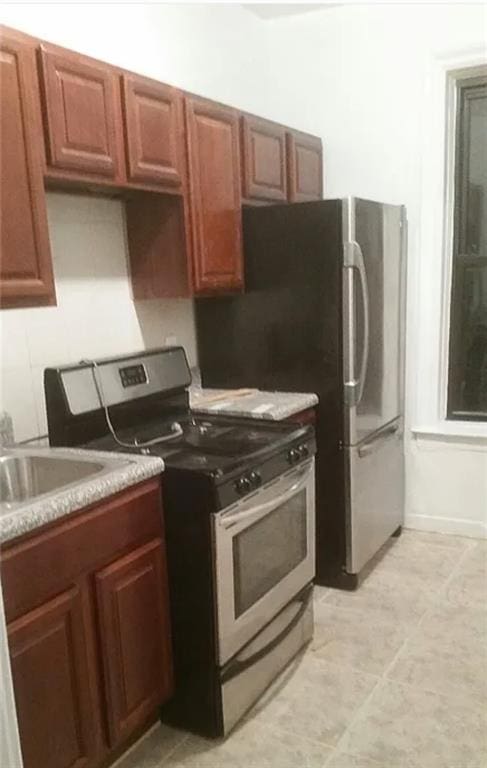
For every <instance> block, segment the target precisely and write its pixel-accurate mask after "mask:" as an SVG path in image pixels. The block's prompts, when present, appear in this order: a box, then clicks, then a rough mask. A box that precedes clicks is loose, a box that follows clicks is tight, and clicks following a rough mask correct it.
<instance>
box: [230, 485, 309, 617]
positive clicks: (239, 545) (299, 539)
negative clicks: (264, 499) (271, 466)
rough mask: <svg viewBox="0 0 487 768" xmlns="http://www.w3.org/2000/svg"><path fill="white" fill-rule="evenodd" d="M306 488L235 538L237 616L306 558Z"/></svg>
mask: <svg viewBox="0 0 487 768" xmlns="http://www.w3.org/2000/svg"><path fill="white" fill-rule="evenodd" d="M306 522H307V509H306V491H305V490H303V491H300V492H299V493H296V494H295V495H294V496H293V497H292V498H291V499H289V501H286V502H285V503H283V504H281V505H280V506H279V507H276V509H274V510H273V511H272V512H270V513H269V514H268V515H266V516H265V517H263V518H262V519H261V520H258V521H257V522H256V523H254V524H253V525H249V527H248V528H245V529H244V530H243V531H242V533H239V534H238V535H237V536H235V538H234V539H233V563H234V566H233V569H234V573H233V578H234V588H235V618H238V617H239V616H240V615H241V614H242V613H244V612H245V611H248V609H249V608H250V607H251V606H252V605H254V603H256V602H257V600H259V599H260V598H261V597H263V596H264V595H265V594H267V592H269V590H271V589H272V588H273V587H275V586H276V585H277V584H279V582H280V581H281V580H282V579H283V578H284V577H285V576H287V574H288V573H291V571H293V570H294V569H295V568H296V567H297V566H298V565H299V563H301V562H303V560H305V559H306V557H307V553H308V547H307V534H306Z"/></svg>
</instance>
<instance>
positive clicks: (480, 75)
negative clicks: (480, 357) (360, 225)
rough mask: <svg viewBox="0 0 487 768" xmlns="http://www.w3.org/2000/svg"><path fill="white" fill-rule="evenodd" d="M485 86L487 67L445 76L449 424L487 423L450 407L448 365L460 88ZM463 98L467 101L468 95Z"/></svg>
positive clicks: (458, 220)
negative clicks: (446, 82) (446, 83)
mask: <svg viewBox="0 0 487 768" xmlns="http://www.w3.org/2000/svg"><path fill="white" fill-rule="evenodd" d="M485 85H487V67H482V66H481V67H465V68H462V69H459V70H453V71H451V72H449V73H448V85H447V122H446V129H447V137H446V140H447V168H446V181H447V195H446V201H447V206H446V208H445V219H446V227H445V248H444V252H445V257H446V262H447V264H448V266H449V281H448V282H449V286H448V287H449V291H448V296H447V300H448V353H447V359H446V371H445V382H444V384H445V392H444V402H443V406H444V418H445V419H446V420H447V421H449V422H462V421H464V422H474V423H480V424H482V423H487V414H483V413H480V412H469V411H461V410H459V409H457V408H454V407H453V405H452V401H453V398H454V397H455V395H454V394H453V393H452V391H451V390H452V389H453V387H456V386H458V384H457V383H455V372H454V371H453V370H451V369H450V362H451V359H452V357H453V350H454V344H455V341H454V338H453V329H452V319H453V318H454V315H455V312H459V311H460V310H459V309H458V308H456V309H455V307H454V300H455V269H456V266H455V256H456V253H457V251H458V248H459V244H460V243H461V242H462V241H463V240H464V238H465V231H464V230H465V226H466V221H465V218H464V217H462V215H461V212H460V210H459V207H458V206H457V205H456V201H457V199H458V198H460V202H461V204H462V205H463V204H464V203H465V197H466V191H465V178H466V177H465V174H464V168H463V163H462V161H463V160H464V159H465V157H466V149H465V147H466V144H465V142H466V141H468V140H469V139H468V138H467V139H465V137H464V143H463V147H462V149H463V157H459V155H458V152H459V150H460V148H461V145H460V137H461V131H462V128H463V121H464V119H465V111H463V112H462V111H461V109H460V107H461V103H462V100H463V96H462V88H467V87H468V88H474V87H475V86H485ZM465 98H466V99H468V98H470V97H469V96H468V95H466V96H465Z"/></svg>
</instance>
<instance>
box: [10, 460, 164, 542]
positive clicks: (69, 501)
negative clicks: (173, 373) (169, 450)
mask: <svg viewBox="0 0 487 768" xmlns="http://www.w3.org/2000/svg"><path fill="white" fill-rule="evenodd" d="M8 455H12V456H16V457H21V456H22V455H24V456H33V455H35V456H44V457H52V458H69V457H71V458H79V459H81V460H85V461H95V462H100V463H102V464H103V465H104V467H103V469H102V470H100V471H99V472H97V473H96V474H93V475H90V476H88V477H86V478H85V479H83V480H78V481H76V482H75V483H74V482H73V483H70V484H69V485H65V486H61V487H60V488H58V489H57V490H55V491H52V492H49V493H44V494H43V495H42V496H38V497H34V498H33V499H32V500H29V501H22V502H20V503H17V504H15V505H13V506H12V508H8V506H7V505H5V504H2V503H0V544H4V543H5V542H7V541H10V540H11V539H15V538H16V537H17V536H21V535H23V534H25V533H28V532H29V531H33V530H35V529H36V528H40V527H41V526H43V525H46V524H47V523H51V522H53V521H54V520H58V519H60V518H63V517H66V516H67V515H70V514H71V513H73V512H76V511H77V510H80V509H83V508H84V507H87V506H89V505H90V504H93V503H95V502H97V501H101V500H102V499H105V498H108V497H109V496H112V495H113V494H115V493H118V492H119V491H122V490H124V489H125V488H129V487H130V486H132V485H136V484H137V483H141V482H142V481H143V480H147V479H149V478H150V477H154V476H156V475H159V474H160V473H161V472H162V471H163V470H164V462H163V461H162V459H160V458H157V457H156V456H139V455H136V454H126V453H124V454H120V453H111V452H107V451H103V452H101V451H88V450H84V449H78V448H32V449H30V448H29V449H22V448H12V449H11V450H10V449H8Z"/></svg>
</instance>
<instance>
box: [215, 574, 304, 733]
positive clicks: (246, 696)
mask: <svg viewBox="0 0 487 768" xmlns="http://www.w3.org/2000/svg"><path fill="white" fill-rule="evenodd" d="M312 636H313V589H312V587H311V586H310V587H309V588H308V589H307V590H305V591H304V592H302V593H301V594H300V595H299V596H298V597H296V599H295V600H292V601H291V602H290V603H289V604H288V605H287V606H286V607H285V608H283V610H282V611H280V612H279V613H278V614H277V616H276V617H275V618H274V619H273V620H272V621H271V622H270V623H269V624H267V626H266V627H264V629H263V630H262V631H261V632H259V634H258V635H257V636H256V637H255V638H254V639H253V640H251V641H250V643H248V644H247V645H246V646H245V647H244V648H243V649H242V650H241V651H240V653H239V654H237V656H235V657H234V658H233V659H232V660H231V661H230V662H229V663H228V664H227V665H226V666H225V667H224V668H223V669H222V673H221V678H222V708H223V729H224V733H225V735H226V734H227V733H228V732H229V731H230V730H231V729H232V728H233V727H234V725H235V724H236V723H237V722H238V721H239V720H240V718H241V717H242V715H243V714H244V713H245V712H246V711H247V710H248V709H249V707H251V706H252V704H254V703H255V702H256V701H257V699H258V698H259V696H260V695H261V694H262V693H263V692H264V691H265V689H266V688H267V687H268V686H269V685H270V684H271V683H272V681H273V680H274V679H275V678H276V676H277V675H278V674H279V673H280V672H281V671H282V670H283V669H284V668H285V667H286V666H287V664H288V663H289V662H290V660H291V659H292V658H293V657H294V656H295V655H296V654H297V653H298V651H299V650H300V649H301V648H302V647H303V646H304V645H306V643H308V642H309V641H310V640H311V638H312Z"/></svg>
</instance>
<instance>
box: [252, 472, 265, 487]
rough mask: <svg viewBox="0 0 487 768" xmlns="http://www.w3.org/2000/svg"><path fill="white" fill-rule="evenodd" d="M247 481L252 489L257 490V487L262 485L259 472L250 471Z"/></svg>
mask: <svg viewBox="0 0 487 768" xmlns="http://www.w3.org/2000/svg"><path fill="white" fill-rule="evenodd" d="M249 480H250V482H251V484H252V487H253V488H258V487H259V485H262V478H261V476H260V472H255V471H252V472H251V473H250V475H249Z"/></svg>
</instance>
